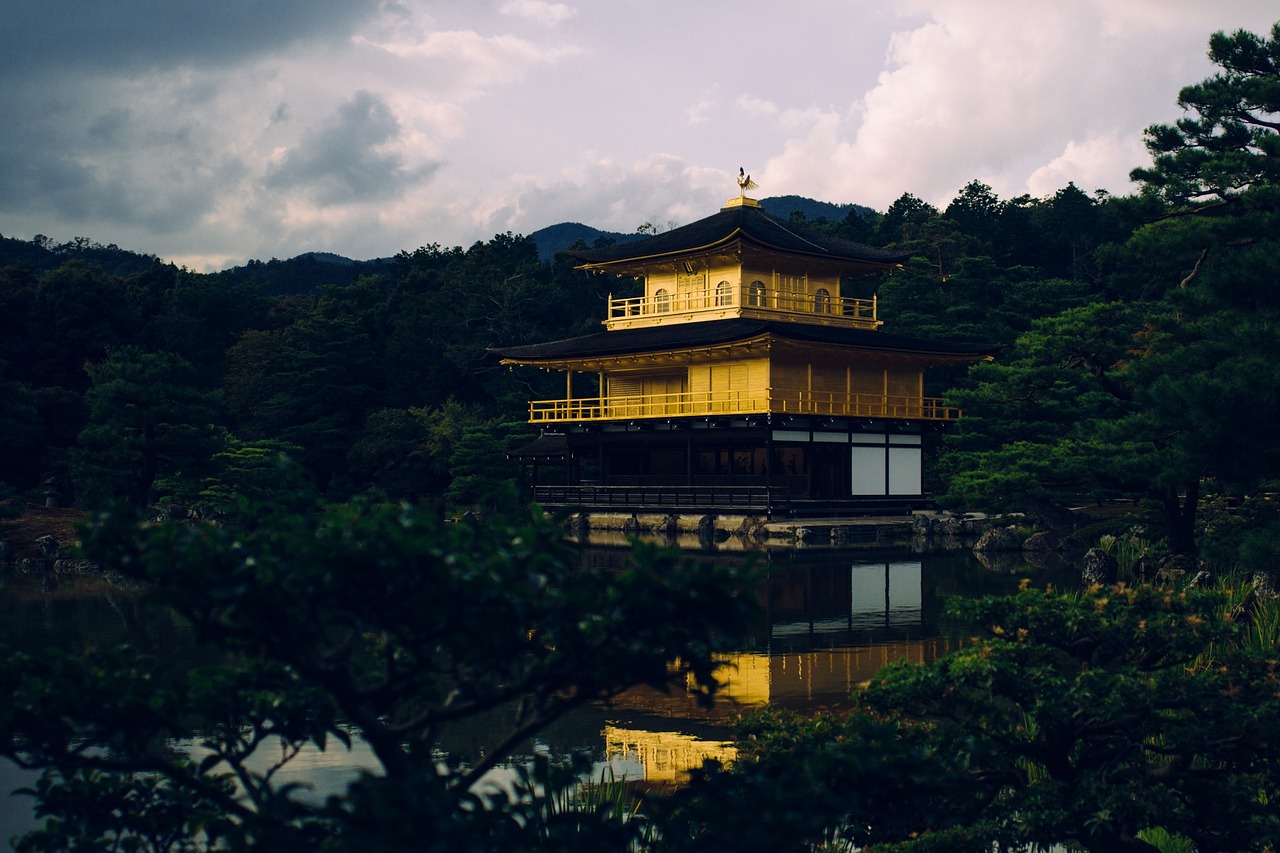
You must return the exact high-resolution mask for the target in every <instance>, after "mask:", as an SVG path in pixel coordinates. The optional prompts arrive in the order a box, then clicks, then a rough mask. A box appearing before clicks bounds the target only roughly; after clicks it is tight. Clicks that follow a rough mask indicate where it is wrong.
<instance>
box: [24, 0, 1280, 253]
mask: <svg viewBox="0 0 1280 853" xmlns="http://www.w3.org/2000/svg"><path fill="white" fill-rule="evenodd" d="M0 15H3V18H2V20H3V21H4V26H3V27H0V80H3V81H4V82H3V85H0V116H2V117H3V118H0V233H3V234H4V235H5V236H8V237H19V238H23V239H29V238H31V237H33V236H35V235H36V234H46V235H48V236H50V237H52V238H54V239H55V240H58V241H64V240H69V239H71V238H72V237H76V236H85V237H89V238H91V239H93V240H97V241H99V242H103V243H117V244H119V245H121V246H122V247H125V248H129V249H134V250H137V251H143V252H152V253H155V254H158V255H160V256H161V257H163V258H165V259H167V260H171V261H174V262H176V263H179V264H185V265H187V266H189V267H191V268H193V269H196V270H201V271H203V270H210V269H220V268H223V267H225V266H228V265H232V264H238V263H242V262H244V261H245V260H247V259H249V258H260V259H267V258H271V257H279V258H287V257H292V256H293V255H296V254H299V253H301V252H306V251H332V252H337V253H339V254H343V255H346V256H348V257H354V258H361V259H363V258H372V257H381V256H387V255H392V254H395V253H396V252H398V251H400V250H401V249H414V248H416V247H418V246H421V245H425V244H430V243H441V244H443V245H445V246H453V245H463V246H466V245H470V244H471V243H472V242H474V241H476V240H487V239H488V238H490V237H491V236H493V235H494V234H495V233H500V232H505V231H513V232H515V233H529V232H532V231H535V230H537V229H538V228H541V227H543V226H546V225H551V224H554V223H556V222H562V221H566V220H573V221H579V222H585V223H588V224H591V225H595V226H597V227H600V228H607V229H613V230H622V231H631V230H634V229H635V228H636V227H637V226H638V225H640V224H642V223H645V222H653V223H657V224H659V225H663V226H665V225H668V224H672V223H674V224H684V223H687V222H690V221H693V220H694V219H697V218H700V217H702V216H705V215H708V214H710V213H712V212H714V211H715V210H717V209H718V208H719V207H720V206H721V205H722V204H723V202H724V200H725V199H727V198H729V197H730V196H732V195H735V194H736V192H737V188H736V185H735V183H734V180H733V177H734V176H735V175H736V173H737V169H738V167H739V166H740V165H742V166H745V167H746V168H747V170H748V171H749V172H751V173H752V175H753V177H754V178H755V179H756V181H757V183H759V185H760V188H759V190H757V191H756V192H755V195H756V196H758V197H767V196H771V195H786V194H793V193H794V194H798V195H805V196H810V197H812V198H817V199H822V200H825V201H832V202H857V203H860V204H865V205H869V206H872V207H875V208H877V209H881V210H883V209H884V208H885V207H887V206H888V204H889V203H890V202H892V201H893V200H894V199H895V198H897V197H898V196H900V195H901V194H902V193H904V192H911V193H914V194H915V195H917V196H920V197H922V198H924V199H926V200H928V201H931V202H933V203H934V204H937V205H939V206H945V204H946V203H947V202H948V201H949V200H950V199H951V198H953V197H954V196H955V194H956V192H957V191H958V190H959V189H960V188H961V187H962V186H963V185H964V184H965V183H967V182H968V181H969V180H971V179H974V178H978V179H980V180H982V181H984V182H986V183H987V184H990V185H991V186H992V187H993V188H995V190H996V191H997V193H998V194H999V195H1000V196H1001V197H1006V198H1007V197H1010V196H1013V195H1018V194H1021V193H1024V192H1029V193H1031V194H1032V195H1035V196H1044V195H1050V194H1052V193H1053V192H1054V191H1056V190H1057V189H1059V188H1061V187H1062V186H1065V185H1066V183H1067V182H1068V181H1074V182H1075V183H1076V184H1077V186H1080V187H1081V188H1083V189H1086V190H1088V191H1092V190H1095V189H1098V188H1105V189H1108V190H1110V191H1112V192H1115V193H1122V192H1128V191H1129V190H1130V189H1131V187H1130V185H1129V184H1128V181H1127V178H1126V175H1127V174H1128V171H1129V170H1130V169H1131V168H1132V167H1134V166H1136V165H1141V164H1144V163H1146V162H1147V158H1146V155H1145V152H1144V150H1143V148H1142V129H1143V128H1144V127H1145V126H1147V125H1148V124H1151V123H1154V122H1167V121H1171V120H1173V119H1175V118H1177V117H1178V115H1179V111H1178V109H1177V106H1176V104H1175V99H1176V96H1177V92H1178V89H1179V88H1180V87H1181V86H1183V85H1185V84H1187V83H1192V82H1196V81H1198V80H1200V79H1202V78H1204V77H1205V76H1207V75H1208V74H1210V73H1211V72H1212V71H1213V68H1212V66H1211V65H1210V63H1209V62H1208V60H1207V59H1206V58H1205V46H1206V44H1207V41H1208V36H1209V34H1210V33H1211V32H1213V31H1215V30H1227V31H1233V30H1236V29H1239V28H1244V29H1249V30H1252V31H1254V32H1258V33H1266V32H1267V31H1269V29H1270V27H1271V24H1272V23H1274V22H1275V20H1276V19H1278V18H1280V7H1277V6H1276V4H1275V2H1274V0H1265V2H1264V0H1214V2H1207V0H1067V2H1064V0H789V2H786V3H780V2H777V0H768V2H765V0H736V2H729V1H728V0H607V2H606V0H564V2H548V0H272V1H271V2H261V0H218V2H210V0H205V1H204V2H175V0H115V2H112V3H104V2H101V0H58V2H54V3H33V2H30V0H0Z"/></svg>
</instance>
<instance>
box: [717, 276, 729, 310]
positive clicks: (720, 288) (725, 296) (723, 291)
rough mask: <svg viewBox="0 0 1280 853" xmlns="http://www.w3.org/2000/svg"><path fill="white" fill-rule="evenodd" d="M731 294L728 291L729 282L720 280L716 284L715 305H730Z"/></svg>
mask: <svg viewBox="0 0 1280 853" xmlns="http://www.w3.org/2000/svg"><path fill="white" fill-rule="evenodd" d="M732 304H733V294H732V293H731V292H730V288H729V282H727V281H722V282H720V283H719V284H717V285H716V305H732Z"/></svg>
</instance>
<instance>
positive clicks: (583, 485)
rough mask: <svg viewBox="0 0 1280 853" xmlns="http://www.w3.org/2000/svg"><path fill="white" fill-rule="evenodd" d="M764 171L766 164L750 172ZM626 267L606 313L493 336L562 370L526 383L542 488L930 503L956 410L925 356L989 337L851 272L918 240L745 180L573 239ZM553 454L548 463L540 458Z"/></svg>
mask: <svg viewBox="0 0 1280 853" xmlns="http://www.w3.org/2000/svg"><path fill="white" fill-rule="evenodd" d="M751 186H754V184H751ZM570 254H571V255H572V256H573V257H575V259H577V260H578V261H579V262H580V268H581V269H585V270H590V271H594V272H599V273H611V274H615V275H619V276H630V277H632V278H634V279H637V280H639V281H640V282H642V283H643V289H642V292H640V293H639V294H637V295H629V296H621V297H616V298H615V297H614V296H612V295H610V297H609V300H608V311H607V316H606V318H605V320H604V327H605V328H604V330H602V331H600V332H598V333H595V334H590V335H585V336H582V337H576V338H569V339H565V340H558V341H550V342H547V343H541V344H532V345H526V346H515V347H495V348H493V349H492V350H491V351H492V352H493V353H495V354H496V355H497V356H499V357H500V358H501V360H502V363H503V364H508V365H521V366H529V367H539V368H543V369H545V370H550V371H557V372H561V373H563V374H564V376H565V385H564V395H563V397H561V398H559V399H553V400H534V401H532V402H531V403H530V408H529V421H530V423H533V424H536V425H538V426H539V427H541V428H542V435H541V437H540V438H539V439H538V440H537V441H535V442H534V443H533V444H531V445H529V446H528V447H527V448H524V449H522V450H521V451H517V455H522V456H524V457H526V458H528V459H532V460H540V461H541V462H542V464H541V465H538V464H535V465H534V468H533V470H534V472H535V473H534V480H535V482H534V484H533V498H534V499H535V500H537V501H539V502H541V503H542V504H543V505H544V506H548V507H557V506H569V507H578V508H582V509H585V510H589V511H619V510H622V511H631V512H637V511H645V512H655V511H660V512H675V513H692V512H698V513H716V512H721V513H723V512H735V513H758V514H762V515H764V516H766V517H770V518H772V517H775V516H793V517H813V516H839V515H857V514H864V515H865V514H889V513H894V514H898V513H905V512H909V511H910V510H912V509H916V508H921V507H923V506H925V505H927V503H928V497H927V495H926V494H925V493H924V488H923V471H922V468H923V458H924V455H923V439H924V435H925V433H926V432H927V431H929V430H931V429H934V428H937V427H939V426H942V425H945V424H947V423H949V422H951V421H954V420H955V419H956V418H957V417H958V416H959V412H958V411H957V410H955V409H953V408H949V407H948V406H946V405H945V404H944V403H943V401H942V400H941V399H938V398H936V397H928V396H925V393H924V371H925V368H928V367H931V366H935V365H944V364H955V363H961V362H971V361H976V360H980V359H984V358H989V357H990V354H991V352H992V348H991V347H990V346H987V345H979V344H968V343H957V342H951V341H939V340H928V339H923V338H917V337H907V336H903V335H895V334H891V333H889V332H886V331H884V330H883V329H882V328H881V327H882V321H881V320H880V318H879V315H878V306H877V302H876V299H875V298H874V297H872V298H870V299H859V298H853V297H850V296H846V295H845V290H846V287H845V284H846V281H847V280H849V279H850V278H855V277H858V276H863V275H867V274H872V273H881V272H891V271H894V270H897V269H900V268H901V267H902V265H903V264H904V263H905V262H906V261H907V259H908V254H907V253H905V252H901V251H898V250H891V249H879V248H875V247H872V246H867V245H863V244H860V243H854V242H850V241H848V240H843V239H840V238H836V237H833V236H831V235H828V234H824V233H821V232H818V231H814V230H811V229H808V228H805V227H802V226H799V225H797V224H795V223H792V222H788V221H786V220H783V219H779V218H777V217H775V216H771V215H769V214H767V213H765V212H764V210H763V209H762V208H761V207H760V204H759V202H757V201H756V200H754V199H751V198H747V197H746V196H745V193H744V194H741V195H739V196H738V197H736V198H732V199H730V200H729V202H728V203H727V204H726V205H725V207H723V208H722V209H721V210H720V211H719V212H718V213H716V214H714V215H712V216H709V217H707V218H705V219H701V220H699V221H697V222H694V223H692V224H689V225H685V226H683V227H679V228H674V229H672V230H669V231H666V232H662V233H659V234H656V235H653V236H650V237H648V238H645V239H641V240H637V241H635V242H629V243H625V244H620V245H613V246H610V247H607V248H600V249H592V250H580V251H571V252H570ZM539 472H541V476H539Z"/></svg>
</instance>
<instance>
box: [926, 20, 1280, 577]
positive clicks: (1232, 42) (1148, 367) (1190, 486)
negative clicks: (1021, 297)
mask: <svg viewBox="0 0 1280 853" xmlns="http://www.w3.org/2000/svg"><path fill="white" fill-rule="evenodd" d="M1278 32H1280V31H1278ZM1276 44H1277V42H1276V38H1275V34H1273V37H1272V38H1271V39H1270V40H1266V39H1260V38H1258V37H1257V36H1253V35H1252V34H1249V33H1245V32H1239V33H1236V34H1235V35H1234V36H1230V37H1228V36H1225V35H1223V34H1221V33H1219V34H1216V35H1215V36H1214V37H1213V38H1212V39H1211V40H1210V56H1211V58H1213V59H1214V61H1215V62H1217V63H1218V64H1219V65H1220V66H1221V67H1222V68H1223V69H1224V70H1223V73H1221V74H1219V75H1216V76H1214V77H1212V78H1210V79H1208V80H1206V81H1204V82H1203V83H1201V84H1198V85H1196V86H1190V87H1187V88H1185V89H1184V90H1183V91H1182V94H1181V95H1180V97H1179V103H1180V104H1181V105H1182V106H1183V107H1185V108H1187V109H1188V110H1190V111H1193V112H1194V113H1196V115H1195V116H1188V117H1187V118H1184V119H1182V120H1181V121H1179V122H1178V123H1177V124H1176V125H1175V126H1154V127H1152V128H1149V129H1148V131H1147V146H1148V149H1149V150H1150V151H1151V153H1152V155H1153V158H1154V162H1153V165H1152V167H1150V168H1147V169H1137V170H1135V171H1134V173H1133V174H1134V177H1135V179H1137V180H1139V181H1141V182H1142V183H1143V195H1142V200H1143V201H1142V203H1143V204H1144V205H1145V209H1147V210H1148V211H1151V210H1154V211H1156V212H1158V213H1160V214H1162V215H1161V218H1160V219H1159V220H1157V221H1155V222H1151V223H1149V224H1146V225H1143V226H1141V227H1139V228H1137V229H1136V230H1135V231H1134V232H1133V233H1132V234H1131V235H1130V236H1129V237H1128V239H1126V240H1125V241H1124V242H1123V244H1121V245H1115V246H1111V247H1107V248H1106V250H1105V251H1099V252H1098V253H1097V258H1098V260H1099V261H1100V265H1099V269H1100V270H1102V271H1104V273H1105V274H1107V275H1108V276H1109V281H1110V283H1109V284H1107V285H1106V289H1105V290H1104V291H1103V293H1100V294H1098V297H1101V296H1103V295H1105V294H1106V293H1107V292H1109V293H1110V294H1114V295H1115V296H1120V297H1124V299H1123V301H1118V300H1117V301H1115V302H1114V304H1112V300H1104V299H1102V298H1098V297H1095V300H1096V301H1094V303H1093V304H1092V305H1088V306H1085V307H1083V308H1068V309H1067V310H1066V311H1064V312H1063V313H1061V314H1060V315H1058V316H1057V317H1053V318H1049V319H1045V320H1042V321H1039V322H1038V323H1036V324H1034V325H1033V326H1032V328H1031V330H1030V331H1028V332H1025V333H1024V334H1023V335H1022V336H1021V337H1020V338H1019V339H1018V341H1017V344H1016V347H1015V349H1014V350H1013V351H1012V353H1011V355H1012V357H1011V358H1008V359H1005V360H1003V363H1002V364H1001V365H999V366H992V365H983V366H979V367H978V368H975V369H974V370H973V371H972V372H971V374H970V382H969V386H968V387H964V388H959V389H957V390H956V391H955V392H954V393H953V394H952V395H951V396H952V397H953V398H954V399H955V400H956V401H958V402H960V403H962V404H963V405H964V406H965V413H966V420H965V421H964V422H962V426H961V429H960V430H959V431H958V432H957V434H956V436H955V437H954V440H953V441H952V443H951V445H950V447H951V451H952V452H951V453H950V456H949V458H948V459H947V460H946V461H945V462H944V465H945V466H946V470H947V471H950V472H952V473H953V474H954V477H953V478H952V479H951V480H950V482H949V484H948V496H947V497H948V499H949V500H951V501H953V502H956V503H961V504H964V505H966V506H971V507H974V508H996V507H999V508H1004V509H1021V510H1028V511H1032V512H1036V513H1037V514H1038V515H1040V516H1041V517H1042V518H1046V519H1050V518H1052V517H1053V516H1054V515H1057V516H1058V517H1059V518H1060V517H1061V516H1062V511H1063V509H1065V508H1066V507H1069V506H1071V505H1072V504H1073V503H1077V502H1081V501H1088V500H1094V499H1098V498H1105V497H1109V496H1115V495H1123V496H1126V497H1136V498H1146V499H1150V500H1152V501H1154V502H1155V503H1156V504H1157V505H1158V506H1159V507H1160V508H1161V511H1162V515H1163V519H1164V526H1165V535H1166V537H1167V539H1168V542H1169V545H1170V547H1171V548H1172V549H1173V550H1175V551H1177V552H1181V553H1192V552H1194V551H1195V550H1196V542H1195V532H1196V528H1197V520H1196V513H1197V511H1198V507H1199V502H1200V496H1201V493H1202V492H1203V491H1205V490H1206V489H1211V490H1213V491H1216V492H1219V493H1222V494H1228V495H1232V496H1235V497H1237V498H1239V497H1244V496H1248V495H1250V494H1254V493H1256V492H1258V491H1259V490H1260V489H1262V488H1263V487H1264V484H1265V483H1266V482H1268V481H1270V480H1274V479H1276V478H1277V477H1278V476H1280V455H1278V454H1280V451H1277V448H1276V444H1275V441H1274V435H1275V434H1276V430H1277V428H1278V427H1280V399H1277V398H1276V395H1275V394H1274V393H1271V392H1270V391H1269V390H1268V389H1273V388H1275V387H1277V382H1280V374H1277V372H1276V371H1277V367H1276V365H1277V364H1280V322H1277V321H1278V320H1280V292H1278V291H1277V290H1276V288H1275V287H1274V282H1275V281H1276V275H1277V270H1278V267H1277V264H1278V262H1277V260H1276V258H1277V256H1278V255H1280V241H1277V238H1276V236H1275V235H1276V233H1277V230H1276V224H1277V222H1278V221H1280V184H1278V183H1277V181H1276V178H1277V172H1276V168H1275V162H1276V153H1277V152H1280V141H1277V140H1278V139H1280V135H1277V132H1276V128H1277V123H1276V121H1275V116H1276V113H1277V110H1278V109H1280V101H1278V100H1277V99H1276V96H1275V92H1276V91H1278V89H1277V87H1280V65H1277V62H1276V55H1277V48H1276ZM1068 198H1069V196H1068V197H1064V199H1063V200H1064V202H1065V201H1067V200H1068ZM1070 207H1071V208H1072V209H1074V210H1075V212H1076V215H1075V216H1073V218H1072V220H1070V221H1077V222H1080V223H1082V224H1081V226H1080V227H1082V228H1084V230H1085V231H1087V230H1088V228H1089V227H1088V226H1087V225H1085V224H1084V223H1085V218H1084V217H1083V216H1081V214H1084V213H1085V212H1087V211H1088V210H1089V207H1088V205H1087V204H1085V203H1081V201H1080V199H1078V198H1077V199H1075V200H1074V201H1071V202H1070ZM1135 209H1136V208H1135ZM1064 213H1065V210H1064ZM1064 221H1068V220H1064Z"/></svg>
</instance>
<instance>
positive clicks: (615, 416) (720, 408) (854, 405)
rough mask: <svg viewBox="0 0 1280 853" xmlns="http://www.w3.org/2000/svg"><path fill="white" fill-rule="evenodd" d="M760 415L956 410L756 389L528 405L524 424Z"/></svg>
mask: <svg viewBox="0 0 1280 853" xmlns="http://www.w3.org/2000/svg"><path fill="white" fill-rule="evenodd" d="M766 412H775V413H779V414H792V415H824V416H834V417H856V418H895V419H908V418H909V419H916V420H928V421H953V420H955V419H957V418H959V417H960V410H959V409H956V408H952V407H950V406H946V405H944V404H943V401H942V399H941V398H938V397H908V396H898V395H892V394H835V393H826V392H817V391H799V390H796V391H790V390H781V389H770V388H760V389H753V390H727V391H707V392H691V391H685V392H680V393H673V394H644V395H638V396H627V397H585V398H580V399H571V400H534V401H533V402H531V403H530V404H529V422H530V423H535V424H545V423H564V422H581V421H619V420H640V419H645V418H672V417H698V416H707V415H758V414H764V413H766Z"/></svg>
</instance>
